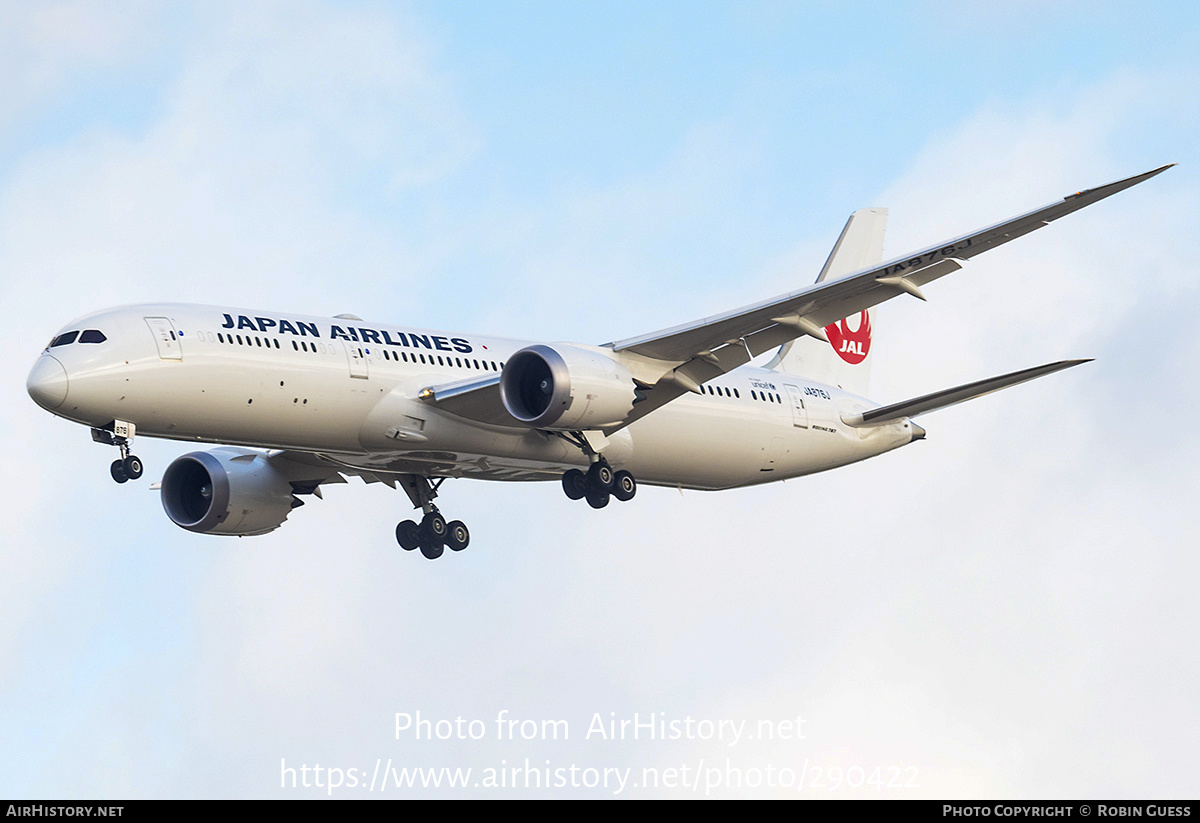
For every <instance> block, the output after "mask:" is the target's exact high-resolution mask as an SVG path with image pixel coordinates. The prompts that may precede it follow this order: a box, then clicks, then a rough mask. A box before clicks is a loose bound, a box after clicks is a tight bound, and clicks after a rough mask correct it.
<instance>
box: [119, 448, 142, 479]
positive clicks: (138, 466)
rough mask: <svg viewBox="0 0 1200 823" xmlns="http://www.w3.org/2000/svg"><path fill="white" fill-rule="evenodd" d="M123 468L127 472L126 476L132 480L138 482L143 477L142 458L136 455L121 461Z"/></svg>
mask: <svg viewBox="0 0 1200 823" xmlns="http://www.w3.org/2000/svg"><path fill="white" fill-rule="evenodd" d="M121 467H122V468H123V469H124V470H125V476H126V477H128V478H129V479H130V480H137V479H138V478H139V477H141V476H142V458H140V457H137V456H136V455H132V454H131V455H129V456H128V457H126V458H125V459H124V460H122V461H121Z"/></svg>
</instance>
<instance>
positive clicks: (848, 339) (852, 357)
mask: <svg viewBox="0 0 1200 823" xmlns="http://www.w3.org/2000/svg"><path fill="white" fill-rule="evenodd" d="M825 335H826V336H827V337H828V338H829V345H831V346H833V350H834V351H835V352H837V353H838V357H840V358H842V359H843V360H845V361H846V362H847V363H849V364H851V365H856V364H858V363H861V362H862V361H864V360H866V359H867V354H869V353H870V351H871V315H869V314H868V313H867V312H865V311H863V312H862V313H860V314H859V316H858V323H857V326H856V328H854V329H851V328H850V318H849V317H847V318H846V319H844V320H841V321H839V322H837V323H830V324H829V325H828V326H826V327H825Z"/></svg>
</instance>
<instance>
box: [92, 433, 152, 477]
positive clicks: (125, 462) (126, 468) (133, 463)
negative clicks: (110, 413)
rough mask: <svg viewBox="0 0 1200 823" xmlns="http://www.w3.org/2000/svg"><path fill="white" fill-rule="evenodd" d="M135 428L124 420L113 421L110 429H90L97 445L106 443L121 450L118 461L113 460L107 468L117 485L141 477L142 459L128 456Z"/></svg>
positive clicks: (132, 455)
mask: <svg viewBox="0 0 1200 823" xmlns="http://www.w3.org/2000/svg"><path fill="white" fill-rule="evenodd" d="M134 431H135V427H134V425H133V424H132V423H127V422H125V421H124V420H114V421H113V427H112V429H111V430H110V429H92V439H93V440H95V441H96V442H97V443H106V444H108V445H110V446H116V447H117V448H119V449H120V450H121V457H120V459H119V460H114V461H113V462H112V465H111V466H109V467H108V471H109V474H111V475H112V479H113V480H116V481H117V482H118V483H124V482H125V481H127V480H137V479H138V478H139V477H141V476H142V470H143V467H142V458H140V457H138V456H137V455H134V454H130V452H129V446H130V444H131V443H133V434H134Z"/></svg>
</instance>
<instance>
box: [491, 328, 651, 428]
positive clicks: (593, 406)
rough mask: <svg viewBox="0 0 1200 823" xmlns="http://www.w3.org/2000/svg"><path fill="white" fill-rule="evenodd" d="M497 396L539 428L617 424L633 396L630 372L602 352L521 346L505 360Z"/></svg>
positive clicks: (559, 346) (557, 346)
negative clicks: (521, 347)
mask: <svg viewBox="0 0 1200 823" xmlns="http://www.w3.org/2000/svg"><path fill="white" fill-rule="evenodd" d="M500 399H501V400H503V401H504V408H506V409H508V413H509V414H511V415H512V416H513V417H515V418H516V419H518V420H520V421H521V422H522V423H525V424H527V425H529V426H531V427H534V428H539V429H559V430H562V431H572V430H575V429H596V428H600V427H602V426H608V425H613V424H615V423H620V422H621V421H622V420H624V419H625V418H626V417H627V416H628V415H629V411H630V410H631V409H632V408H633V404H634V401H636V400H637V399H638V393H637V386H636V385H634V382H633V376H632V375H630V373H629V370H628V369H626V368H625V366H624V365H622V364H621V363H620V362H619V361H617V360H615V359H613V357H612V356H610V355H608V354H605V353H604V352H603V351H602V350H593V349H588V348H584V347H582V346H572V345H564V344H561V343H559V344H555V345H554V346H543V345H536V346H526V347H525V348H523V349H521V350H520V351H518V352H517V353H516V354H514V355H512V356H511V357H509V358H508V361H507V362H505V364H504V372H503V373H502V374H501V375H500Z"/></svg>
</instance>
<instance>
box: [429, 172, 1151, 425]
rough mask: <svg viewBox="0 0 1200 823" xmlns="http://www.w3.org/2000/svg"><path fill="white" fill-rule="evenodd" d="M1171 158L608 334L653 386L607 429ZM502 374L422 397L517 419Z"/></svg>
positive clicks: (467, 411)
mask: <svg viewBox="0 0 1200 823" xmlns="http://www.w3.org/2000/svg"><path fill="white" fill-rule="evenodd" d="M1173 165H1174V163H1171V164H1168V165H1165V166H1161V167H1159V168H1157V169H1153V170H1151V171H1148V172H1145V173H1143V174H1139V175H1135V176H1133V177H1127V178H1125V179H1124V180H1117V181H1116V182H1113V183H1109V184H1107V185H1104V186H1098V187H1096V188H1093V189H1086V190H1084V191H1079V192H1075V193H1074V194H1069V195H1067V196H1066V197H1064V198H1062V199H1061V200H1057V201H1055V202H1053V203H1050V204H1049V205H1047V206H1043V207H1042V208H1039V209H1034V210H1033V211H1031V212H1028V213H1026V214H1022V215H1019V216H1018V217H1014V218H1012V219H1010V220H1005V221H1003V222H1001V223H997V224H995V225H993V226H988V227H987V228H984V229H980V230H978V231H975V232H972V233H970V234H966V235H963V236H961V237H957V238H954V239H951V240H945V241H943V242H941V243H937V244H936V245H933V246H930V247H928V248H925V249H922V250H920V251H917V252H913V253H911V254H907V255H905V256H903V257H897V258H895V259H893V260H890V261H888V262H886V263H882V264H880V265H878V266H874V267H872V268H867V269H861V270H859V271H856V272H852V273H850V274H847V275H846V276H844V277H841V278H838V279H836V280H827V281H820V282H817V283H815V284H813V285H811V286H808V287H806V288H803V289H800V290H798V291H793V292H789V293H787V294H783V295H780V296H778V297H775V298H772V299H770V300H763V301H761V302H758V303H753V304H751V305H749V306H743V307H742V308H740V309H735V310H733V311H728V312H724V313H722V314H717V315H713V316H712V317H704V318H701V319H699V320H695V321H693V322H691V323H685V324H683V325H681V326H674V327H672V328H669V329H663V330H661V331H656V332H651V333H650V334H644V335H640V336H638V337H630V338H627V339H624V340H618V341H616V342H612V343H606V344H604V345H605V347H607V348H611V349H612V350H613V351H614V352H616V353H617V354H619V355H623V359H624V358H629V359H630V360H633V361H636V362H637V363H638V365H639V368H638V369H637V370H636V372H635V374H641V375H643V379H639V385H640V386H641V388H643V389H645V390H647V391H646V398H645V400H643V401H641V402H639V403H637V404H636V405H635V406H634V408H633V411H632V413H631V414H630V416H629V417H628V418H626V419H625V420H624V421H623V422H622V423H620V424H619V425H616V426H613V427H610V428H606V429H605V430H604V433H605V434H612V433H613V432H615V431H618V430H620V429H622V428H624V427H625V426H627V425H629V424H630V423H632V422H634V421H635V420H638V419H640V418H642V417H645V416H646V415H647V414H649V413H651V412H653V411H654V410H655V409H658V408H661V407H662V406H664V405H665V404H667V403H669V402H670V401H672V400H674V399H675V398H677V397H679V396H680V395H682V394H683V393H684V392H686V391H692V392H697V393H698V392H699V391H700V386H701V385H702V384H703V383H705V382H707V381H709V380H712V379H713V378H715V377H719V376H720V375H722V374H725V373H727V372H729V371H732V370H733V369H735V368H737V367H739V366H742V365H745V364H746V363H748V362H749V361H750V360H751V359H752V358H753V357H757V356H758V355H760V354H763V353H764V352H767V351H770V350H771V349H773V348H776V347H778V346H781V345H783V344H784V343H786V342H788V341H789V340H794V339H796V338H797V337H800V336H801V335H805V334H807V335H811V336H813V337H816V338H818V339H820V340H825V339H826V337H825V332H824V328H825V326H827V325H829V324H830V323H836V322H838V321H839V320H841V319H843V318H845V317H850V316H852V315H854V314H856V313H857V312H860V311H862V310H864V309H869V308H871V307H872V306H876V305H878V304H880V303H883V302H885V301H887V300H890V299H892V298H893V297H897V296H899V295H903V294H908V295H912V296H914V297H918V298H920V299H922V300H924V299H925V296H924V294H923V293H922V292H921V287H922V286H925V285H926V284H928V283H931V282H933V281H934V280H937V279H938V278H940V277H945V276H946V275H948V274H951V273H952V272H955V271H957V270H958V269H960V268H962V263H961V262H960V261H964V260H969V259H971V258H972V257H974V256H976V255H977V254H981V253H983V252H985V251H988V250H989V249H994V248H996V247H997V246H1001V245H1003V244H1005V243H1007V242H1009V241H1010V240H1014V239H1016V238H1018V237H1020V236H1022V235H1024V234H1028V233H1029V232H1031V231H1034V230H1036V229H1039V228H1041V227H1042V226H1045V225H1047V224H1048V223H1050V222H1051V221H1053V220H1057V219H1058V218H1060V217H1063V216H1064V215H1067V214H1070V213H1071V212H1074V211H1078V210H1079V209H1082V208H1084V207H1085V206H1089V205H1091V204H1092V203H1095V202H1097V201H1099V200H1103V199H1104V198H1106V197H1109V196H1111V195H1114V194H1116V193H1117V192H1119V191H1123V190H1124V189H1127V188H1130V187H1131V186H1135V185H1137V184H1138V183H1141V182H1143V181H1145V180H1149V179H1150V178H1151V177H1154V176H1156V175H1158V174H1161V173H1162V172H1164V171H1166V170H1167V169H1169V168H1171V166H1173ZM499 382H500V376H499V375H489V376H486V377H479V378H468V379H466V380H460V381H456V382H453V383H447V384H444V385H441V386H431V387H429V388H427V389H425V390H424V391H422V392H421V394H420V397H421V398H422V399H423V400H426V401H427V402H430V403H432V404H434V405H436V406H438V407H439V408H443V409H445V410H447V411H449V412H451V413H453V414H457V415H459V416H461V417H465V418H468V419H472V420H477V421H479V422H483V423H489V424H492V425H499V426H512V425H514V424H515V422H516V421H515V420H514V419H513V418H512V417H511V416H510V415H509V414H508V412H507V411H506V410H505V408H504V405H503V403H502V402H501V401H500V392H499Z"/></svg>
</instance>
